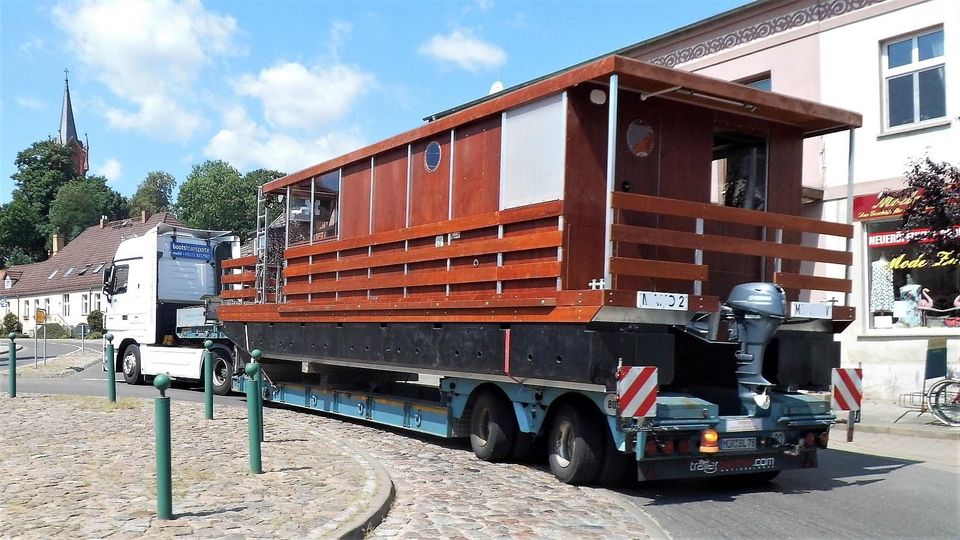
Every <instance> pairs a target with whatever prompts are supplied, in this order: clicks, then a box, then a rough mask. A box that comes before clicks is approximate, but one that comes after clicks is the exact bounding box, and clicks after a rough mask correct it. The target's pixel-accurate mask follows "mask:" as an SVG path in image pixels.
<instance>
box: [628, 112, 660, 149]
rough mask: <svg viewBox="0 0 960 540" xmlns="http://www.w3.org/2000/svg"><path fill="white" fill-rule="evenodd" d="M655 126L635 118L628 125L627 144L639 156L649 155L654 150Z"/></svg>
mask: <svg viewBox="0 0 960 540" xmlns="http://www.w3.org/2000/svg"><path fill="white" fill-rule="evenodd" d="M653 141H654V133H653V128H652V127H650V126H648V125H647V124H644V123H643V121H642V120H634V121H633V122H630V126H629V127H627V146H629V147H630V151H631V152H633V155H635V156H637V157H647V156H648V155H650V152H652V151H653Z"/></svg>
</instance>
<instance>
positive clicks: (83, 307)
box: [80, 293, 90, 315]
mask: <svg viewBox="0 0 960 540" xmlns="http://www.w3.org/2000/svg"><path fill="white" fill-rule="evenodd" d="M80 314H81V315H89V314H90V295H88V294H87V293H83V294H81V295H80Z"/></svg>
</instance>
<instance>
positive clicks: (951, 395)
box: [926, 379, 960, 427]
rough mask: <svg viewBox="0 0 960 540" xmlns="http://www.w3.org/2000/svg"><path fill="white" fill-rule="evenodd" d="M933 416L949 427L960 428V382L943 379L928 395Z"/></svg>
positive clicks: (931, 388) (928, 402) (928, 404)
mask: <svg viewBox="0 0 960 540" xmlns="http://www.w3.org/2000/svg"><path fill="white" fill-rule="evenodd" d="M926 399H927V407H928V408H929V410H930V413H931V414H933V416H934V417H935V418H936V419H937V420H939V421H941V422H943V423H944V424H946V425H948V426H953V427H957V426H960V380H958V379H943V380H942V381H940V382H938V383H936V384H934V385H933V386H931V387H930V390H929V391H928V392H927V393H926Z"/></svg>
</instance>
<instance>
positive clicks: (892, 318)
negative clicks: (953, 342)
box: [864, 219, 960, 328]
mask: <svg viewBox="0 0 960 540" xmlns="http://www.w3.org/2000/svg"><path fill="white" fill-rule="evenodd" d="M900 223H901V221H900V220H899V219H894V220H889V221H879V222H871V223H864V230H865V232H866V237H867V262H868V277H867V279H868V287H867V288H866V293H867V302H868V312H869V313H870V327H871V328H918V327H926V328H938V327H957V328H960V252H957V251H952V250H941V251H935V252H933V253H925V252H924V250H922V249H921V248H920V246H918V245H916V244H911V243H910V241H909V240H910V233H909V231H901V230H900Z"/></svg>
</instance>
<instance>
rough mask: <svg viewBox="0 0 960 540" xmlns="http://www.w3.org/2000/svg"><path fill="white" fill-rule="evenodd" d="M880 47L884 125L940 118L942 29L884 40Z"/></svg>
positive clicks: (944, 101)
mask: <svg viewBox="0 0 960 540" xmlns="http://www.w3.org/2000/svg"><path fill="white" fill-rule="evenodd" d="M881 50H882V52H881V54H882V56H883V58H882V61H883V80H884V83H883V92H884V101H885V107H884V113H885V115H886V123H885V125H886V127H888V128H894V127H897V126H906V125H909V124H918V123H922V122H925V121H927V120H936V119H939V118H944V117H945V116H946V115H947V99H946V97H947V87H946V78H945V77H946V55H945V54H944V49H943V29H942V28H939V29H936V30H925V31H923V32H917V33H916V34H913V35H910V36H905V37H899V38H896V39H892V40H890V41H886V42H884V43H883V46H882V47H881Z"/></svg>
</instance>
